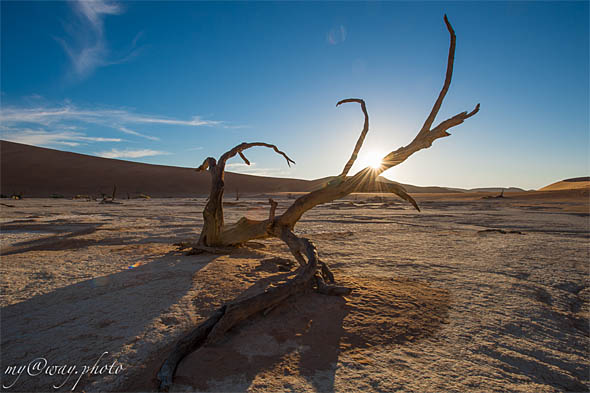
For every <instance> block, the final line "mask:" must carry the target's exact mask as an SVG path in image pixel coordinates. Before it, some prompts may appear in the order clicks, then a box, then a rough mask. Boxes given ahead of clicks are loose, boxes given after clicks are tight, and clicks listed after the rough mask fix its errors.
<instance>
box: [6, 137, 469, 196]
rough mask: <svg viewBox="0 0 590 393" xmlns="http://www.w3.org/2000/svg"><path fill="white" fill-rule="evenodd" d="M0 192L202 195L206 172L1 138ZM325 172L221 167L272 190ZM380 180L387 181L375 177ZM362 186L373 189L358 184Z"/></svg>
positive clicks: (245, 184) (251, 188) (246, 188)
mask: <svg viewBox="0 0 590 393" xmlns="http://www.w3.org/2000/svg"><path fill="white" fill-rule="evenodd" d="M0 148H1V153H2V154H1V157H2V176H1V180H2V185H1V188H2V194H5V195H11V194H13V193H16V194H22V195H23V196H27V197H39V198H47V197H50V196H52V195H63V196H64V197H68V198H69V197H73V196H75V195H94V196H100V195H101V194H103V193H104V194H106V195H111V193H112V192H113V186H114V185H116V186H117V195H118V197H119V199H125V198H126V197H127V194H129V195H130V196H131V197H134V196H138V195H140V194H146V195H149V196H152V197H190V196H205V195H207V194H208V192H209V185H210V178H209V175H208V174H207V173H198V172H195V170H194V168H182V167H174V166H165V165H152V164H143V163H138V162H130V161H124V160H115V159H108V158H100V157H93V156H88V155H84V154H77V153H70V152H64V151H59V150H53V149H46V148H41V147H35V146H29V145H23V144H20V143H14V142H7V141H1V142H0ZM329 179H330V178H322V179H316V180H300V179H286V178H275V177H264V176H252V175H244V174H239V173H232V172H226V176H225V182H226V192H227V193H228V194H231V195H233V194H235V193H236V192H237V191H238V190H239V192H240V193H242V194H245V193H272V192H308V191H312V190H315V189H318V188H320V187H322V186H324V185H325V184H326V183H327V182H328V181H329ZM381 181H385V182H391V181H390V180H388V179H385V178H381ZM404 186H405V187H406V188H407V190H408V192H410V193H421V192H429V193H447V192H453V193H454V192H460V191H457V190H449V189H447V188H444V187H418V186H412V185H404ZM363 191H366V192H371V191H378V187H377V189H375V190H373V189H367V190H363Z"/></svg>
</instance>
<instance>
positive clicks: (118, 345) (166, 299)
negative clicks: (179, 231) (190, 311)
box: [0, 252, 221, 392]
mask: <svg viewBox="0 0 590 393" xmlns="http://www.w3.org/2000/svg"><path fill="white" fill-rule="evenodd" d="M146 257H147V256H146ZM215 258H216V256H213V255H203V256H192V257H188V256H184V255H183V254H180V253H178V252H168V253H167V254H165V255H163V256H161V257H159V258H156V259H153V260H151V261H150V262H147V263H145V264H142V265H137V264H135V265H132V266H130V267H129V269H127V270H123V271H120V272H117V273H114V274H110V275H106V276H102V277H96V278H93V279H89V280H86V281H83V282H79V283H76V284H72V285H69V286H66V287H63V288H59V289H56V290H54V291H52V292H50V293H47V294H43V295H38V296H35V297H33V298H30V299H28V300H26V301H23V302H20V303H17V304H13V305H9V306H6V307H3V308H2V309H1V314H2V319H1V331H2V342H1V347H2V351H1V356H0V360H1V364H2V370H3V371H4V370H5V369H6V367H7V366H12V365H24V366H26V365H27V364H29V362H31V361H32V360H34V359H35V358H39V357H42V358H45V359H47V362H48V365H64V364H65V365H76V366H77V367H78V370H81V369H82V368H83V366H89V367H91V366H92V365H93V364H94V362H95V361H96V360H97V359H98V358H99V357H100V355H101V354H102V353H103V352H108V353H109V355H108V356H106V357H105V358H103V360H102V361H101V364H106V363H107V361H108V364H110V363H112V361H113V360H117V361H118V362H120V363H121V362H130V361H133V360H134V359H139V358H141V357H142V356H143V357H146V355H147V354H149V353H150V352H154V351H157V350H158V348H159V347H162V346H163V345H165V342H166V339H163V337H166V335H169V338H168V339H167V340H168V341H170V340H173V339H174V334H176V335H178V334H179V333H180V331H181V330H183V329H184V328H186V327H188V326H191V325H192V323H194V321H192V320H191V319H190V315H187V313H186V312H179V311H178V310H176V311H175V310H174V309H173V306H175V305H178V304H179V302H181V301H182V298H183V297H185V296H186V295H187V294H190V293H191V291H195V288H194V285H195V282H197V281H199V280H198V278H196V277H198V275H199V272H200V271H201V269H203V267H205V266H206V265H207V264H208V263H210V262H211V261H213V260H214V259H215ZM146 259H147V258H146ZM48 263H59V262H58V261H49V262H48ZM220 300H221V299H220ZM185 302H186V300H185ZM213 307H214V306H213V305H212V306H211V308H213ZM197 312H201V313H205V314H206V313H207V312H209V310H208V309H206V308H205V309H203V310H197ZM162 330H163V331H164V335H163V333H162ZM118 353H124V354H125V355H124V358H123V359H114V358H113V357H112V356H113V355H116V354H118ZM137 366H141V364H139V365H138V364H131V363H130V364H129V366H127V367H128V368H133V367H137ZM128 371H130V372H131V371H132V370H128ZM115 377H117V378H121V375H119V376H113V378H115ZM15 378H16V377H8V376H7V375H5V374H3V375H2V383H3V384H4V385H6V386H8V385H11V384H12V382H13V381H14V379H15ZM102 378H103V376H100V375H97V376H89V377H85V378H82V380H81V381H80V383H79V384H78V387H77V390H80V389H81V388H82V387H83V386H84V384H85V383H87V382H96V381H97V380H100V379H102ZM63 380H64V377H60V376H49V375H45V374H41V375H38V376H36V377H32V376H29V375H26V372H25V373H24V374H23V375H21V377H20V378H19V379H18V381H17V382H16V384H14V386H13V387H12V388H11V389H10V391H12V392H15V391H29V392H32V391H56V390H55V389H53V388H52V385H53V384H57V385H59V384H60V383H61V382H63ZM74 381H75V377H72V378H71V379H70V381H68V383H66V384H65V385H64V386H63V387H62V388H61V389H60V390H62V391H65V390H69V389H71V388H72V386H73V385H74Z"/></svg>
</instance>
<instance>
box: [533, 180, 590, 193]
mask: <svg viewBox="0 0 590 393" xmlns="http://www.w3.org/2000/svg"><path fill="white" fill-rule="evenodd" d="M585 188H590V176H586V177H575V178H572V179H566V180H562V181H558V182H556V183H553V184H549V185H548V186H545V187H543V188H540V189H539V191H557V190H579V189H585Z"/></svg>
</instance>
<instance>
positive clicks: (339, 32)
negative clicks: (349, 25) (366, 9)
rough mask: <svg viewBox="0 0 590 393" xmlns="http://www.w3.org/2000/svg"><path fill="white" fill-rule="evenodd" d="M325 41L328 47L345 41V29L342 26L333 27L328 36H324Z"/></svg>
mask: <svg viewBox="0 0 590 393" xmlns="http://www.w3.org/2000/svg"><path fill="white" fill-rule="evenodd" d="M326 41H328V43H329V44H330V45H337V44H340V43H342V42H344V41H346V28H345V27H344V26H342V25H340V26H336V27H333V28H332V29H330V31H329V32H328V34H326Z"/></svg>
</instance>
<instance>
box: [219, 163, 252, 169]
mask: <svg viewBox="0 0 590 393" xmlns="http://www.w3.org/2000/svg"><path fill="white" fill-rule="evenodd" d="M253 166H256V163H255V162H251V163H250V165H248V164H246V163H245V162H232V163H231V164H226V165H225V167H226V168H234V169H241V168H252V167H253Z"/></svg>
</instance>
